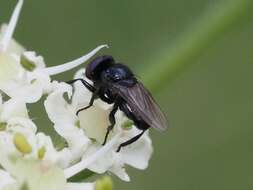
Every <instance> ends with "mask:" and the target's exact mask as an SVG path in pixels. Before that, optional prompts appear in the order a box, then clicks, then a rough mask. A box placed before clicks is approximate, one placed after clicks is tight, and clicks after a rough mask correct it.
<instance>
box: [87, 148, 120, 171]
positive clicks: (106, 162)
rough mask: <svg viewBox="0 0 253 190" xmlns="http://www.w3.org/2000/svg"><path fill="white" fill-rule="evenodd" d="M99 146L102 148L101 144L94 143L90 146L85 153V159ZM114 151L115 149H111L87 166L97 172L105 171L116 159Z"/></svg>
mask: <svg viewBox="0 0 253 190" xmlns="http://www.w3.org/2000/svg"><path fill="white" fill-rule="evenodd" d="M99 148H102V147H101V145H97V146H96V145H93V146H92V147H90V148H89V149H88V150H87V151H86V152H85V154H84V155H83V159H85V158H87V157H89V155H93V154H94V153H95V152H96V151H97V150H99ZM114 152H115V150H113V151H112V150H110V151H108V152H107V153H105V154H104V155H103V156H102V157H100V158H98V159H97V160H96V161H95V162H93V163H91V164H90V165H89V166H88V167H87V168H88V169H89V170H91V171H93V172H96V173H100V174H102V173H104V172H106V171H107V170H108V169H109V168H110V167H111V166H112V165H113V163H114V162H115V160H114V155H113V154H114Z"/></svg>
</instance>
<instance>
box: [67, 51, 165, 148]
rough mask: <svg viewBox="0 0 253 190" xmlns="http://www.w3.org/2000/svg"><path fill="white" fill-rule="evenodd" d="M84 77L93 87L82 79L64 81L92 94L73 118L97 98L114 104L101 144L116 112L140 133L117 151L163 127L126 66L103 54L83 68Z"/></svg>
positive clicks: (161, 117) (161, 116) (153, 105)
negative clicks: (122, 115) (119, 112)
mask: <svg viewBox="0 0 253 190" xmlns="http://www.w3.org/2000/svg"><path fill="white" fill-rule="evenodd" d="M85 75H86V77H87V78H88V79H90V80H91V81H92V82H93V85H91V84H89V83H88V82H87V81H85V80H84V79H82V78H80V79H75V80H71V81H69V82H68V83H69V84H72V83H74V82H76V81H81V82H82V83H83V85H84V86H85V87H86V88H87V89H88V90H89V91H91V92H92V97H91V99H90V102H89V105H88V106H86V107H84V108H82V109H80V110H78V111H77V113H76V114H77V115H78V113H79V112H80V111H82V110H85V109H88V108H89V107H91V106H92V105H93V102H94V100H95V99H97V98H100V99H101V100H103V101H105V102H107V103H108V104H112V103H114V105H113V108H112V110H111V112H110V114H109V120H110V123H111V125H109V126H108V128H107V133H106V135H105V139H104V143H103V145H104V144H105V143H106V140H107V137H108V135H109V133H110V131H111V130H112V129H113V127H114V125H115V113H116V111H117V110H118V109H120V110H121V111H122V112H124V113H125V115H126V116H127V117H128V118H129V119H130V120H132V121H133V122H134V124H135V126H136V127H137V128H138V129H140V130H142V132H141V133H140V134H138V135H137V136H135V137H133V138H132V139H130V140H128V141H126V142H124V143H122V144H120V146H119V147H118V149H117V152H119V151H120V149H121V148H122V147H124V146H127V145H129V144H131V143H133V142H135V141H137V140H138V139H139V138H140V137H141V136H142V135H143V133H144V132H145V131H146V130H147V129H148V128H149V127H153V128H155V129H158V130H160V131H163V130H165V129H166V128H167V121H166V118H165V116H164V114H163V113H162V111H161V110H160V108H159V106H158V105H157V104H156V102H155V101H154V99H153V98H152V96H151V94H150V93H149V91H148V90H147V89H146V88H145V87H144V86H143V85H142V83H141V82H139V81H138V80H137V79H136V77H135V76H134V74H133V73H132V71H131V70H130V69H129V68H128V67H127V66H125V65H123V64H120V63H115V61H114V59H113V57H112V56H108V55H104V56H100V57H97V58H95V59H94V60H93V61H91V63H89V64H88V66H87V67H86V71H85Z"/></svg>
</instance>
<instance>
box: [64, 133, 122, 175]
mask: <svg viewBox="0 0 253 190" xmlns="http://www.w3.org/2000/svg"><path fill="white" fill-rule="evenodd" d="M120 136H121V134H120V133H119V134H117V135H115V136H114V137H113V138H112V139H111V140H110V141H109V142H107V143H106V145H104V146H102V147H101V148H100V149H98V150H97V151H96V152H95V153H93V154H91V155H87V156H86V157H85V158H83V159H82V160H81V161H80V162H78V163H77V164H75V165H73V166H71V167H69V168H67V169H65V170H64V175H65V177H66V178H70V177H72V176H74V175H75V174H77V173H79V172H80V171H82V170H84V169H86V168H87V167H89V166H90V165H91V164H93V163H95V162H96V161H97V160H99V159H101V158H103V157H104V156H105V155H106V154H107V153H108V152H110V151H111V150H112V149H114V148H115V145H116V143H117V142H118V140H119V138H120Z"/></svg>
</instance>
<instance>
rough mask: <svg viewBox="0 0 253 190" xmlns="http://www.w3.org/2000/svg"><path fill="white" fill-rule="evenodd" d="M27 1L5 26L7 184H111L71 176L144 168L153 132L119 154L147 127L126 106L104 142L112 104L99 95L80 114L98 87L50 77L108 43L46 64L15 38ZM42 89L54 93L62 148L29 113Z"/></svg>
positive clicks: (14, 187)
mask: <svg viewBox="0 0 253 190" xmlns="http://www.w3.org/2000/svg"><path fill="white" fill-rule="evenodd" d="M22 5H23V0H19V1H18V3H17V5H16V7H15V10H14V12H13V14H12V16H11V19H10V22H9V23H8V25H2V27H1V29H0V150H1V153H0V168H1V169H0V189H2V190H19V189H29V190H35V189H36V190H40V189H41V190H42V189H43V190H44V189H47V190H58V189H59V190H81V189H83V190H94V189H96V190H105V189H109V190H111V188H112V182H111V181H110V180H109V179H108V178H104V179H102V180H99V181H97V182H91V183H83V182H82V183H78V182H76V183H72V182H68V179H69V178H70V177H73V176H74V175H75V174H77V173H79V172H80V171H82V170H84V169H90V170H92V171H93V172H96V173H105V172H111V173H114V174H115V175H117V176H118V177H120V178H121V179H122V180H125V181H129V180H130V178H129V176H128V174H127V173H126V171H125V165H130V166H132V167H135V168H138V169H145V168H146V167H147V166H148V161H149V159H150V157H151V154H152V151H153V148H152V143H151V139H150V138H149V135H148V131H147V132H146V133H145V134H144V135H143V136H142V137H141V138H140V139H139V140H138V141H137V142H135V143H134V144H132V145H129V146H127V147H124V148H123V149H122V150H121V151H120V152H119V153H117V152H115V151H116V150H117V148H118V146H119V145H120V144H121V143H123V142H125V141H127V140H129V139H131V138H132V137H134V136H136V135H137V134H138V133H140V131H139V130H138V129H137V128H135V127H134V126H130V128H129V127H128V128H126V127H125V124H126V122H128V119H127V118H126V117H125V116H124V114H123V112H121V111H118V112H117V114H116V125H115V127H114V130H113V131H112V132H111V133H110V135H109V138H108V142H107V143H106V145H104V146H102V145H101V144H102V142H103V140H104V137H105V134H106V130H107V127H108V125H109V124H110V123H109V120H108V115H109V113H110V111H111V109H112V106H111V105H108V104H106V103H104V102H102V101H101V100H96V101H95V103H94V106H93V107H91V108H90V109H88V110H85V111H82V112H81V113H80V115H79V117H77V116H76V112H77V110H78V109H80V108H81V107H83V106H86V105H87V104H88V103H89V101H90V98H91V93H90V92H89V91H88V90H87V89H86V88H85V87H84V86H83V85H82V84H81V83H76V84H75V85H74V89H73V87H72V86H71V85H69V84H66V83H64V82H58V81H52V80H51V78H50V77H51V76H52V75H56V74H60V73H62V72H65V71H67V70H70V69H73V68H75V67H77V66H79V65H80V64H82V63H83V62H85V61H87V60H88V59H89V58H90V57H92V56H93V55H95V54H96V53H97V52H98V51H99V50H100V49H102V48H104V47H107V45H101V46H98V47H97V48H95V49H94V50H92V51H91V52H90V53H88V54H86V55H84V56H82V57H80V58H78V59H75V60H73V61H70V62H67V63H64V64H62V65H59V66H53V67H46V64H45V62H44V59H43V57H42V56H40V55H37V54H36V52H34V51H26V50H25V48H24V47H23V46H21V45H20V44H18V43H17V42H16V41H15V40H14V39H12V35H13V33H14V30H15V27H16V24H17V21H18V17H19V14H20V10H21V7H22ZM84 71H85V70H84V69H82V70H80V71H79V72H77V74H76V76H75V78H83V77H84ZM85 80H87V79H86V78H85ZM65 94H66V95H67V97H65V96H64V95H65ZM42 95H45V96H46V100H45V101H44V106H45V109H46V111H47V115H48V117H49V119H50V120H51V121H52V122H53V124H54V126H53V127H54V129H55V131H56V132H57V133H58V134H59V135H60V136H61V137H62V138H63V139H64V140H65V141H66V142H67V146H65V147H63V149H61V150H58V149H56V148H55V147H54V145H53V141H52V138H51V137H50V136H48V135H46V134H45V133H43V132H38V131H37V126H36V125H35V123H34V122H33V121H32V119H31V118H30V117H29V114H28V110H27V104H28V103H35V102H37V101H38V100H40V99H41V97H42ZM3 97H4V98H3Z"/></svg>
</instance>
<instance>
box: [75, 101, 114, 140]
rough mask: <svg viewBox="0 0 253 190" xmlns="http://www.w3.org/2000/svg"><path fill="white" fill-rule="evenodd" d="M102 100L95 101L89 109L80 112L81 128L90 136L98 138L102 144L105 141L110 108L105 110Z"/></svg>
mask: <svg viewBox="0 0 253 190" xmlns="http://www.w3.org/2000/svg"><path fill="white" fill-rule="evenodd" d="M101 104H105V103H103V102H101V101H100V100H97V101H95V102H94V105H93V106H92V107H90V108H89V109H87V110H83V111H81V112H80V113H79V115H78V116H79V119H80V125H81V128H82V129H84V130H85V133H86V134H87V136H88V137H90V138H93V139H96V140H97V141H98V142H99V143H100V144H102V143H103V140H104V137H105V134H106V131H107V128H108V126H109V125H110V122H109V119H108V117H109V113H110V109H108V110H105V109H104V108H103V107H102V106H101Z"/></svg>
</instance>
